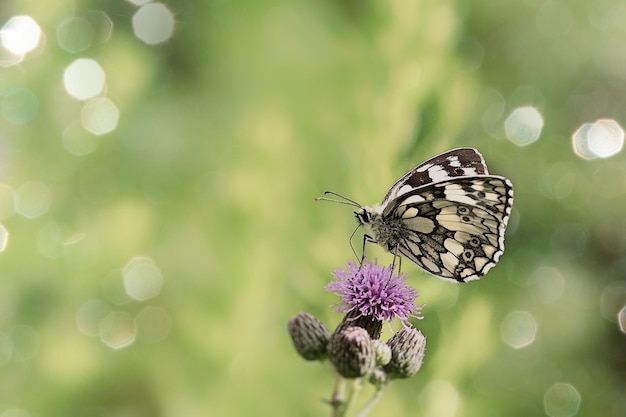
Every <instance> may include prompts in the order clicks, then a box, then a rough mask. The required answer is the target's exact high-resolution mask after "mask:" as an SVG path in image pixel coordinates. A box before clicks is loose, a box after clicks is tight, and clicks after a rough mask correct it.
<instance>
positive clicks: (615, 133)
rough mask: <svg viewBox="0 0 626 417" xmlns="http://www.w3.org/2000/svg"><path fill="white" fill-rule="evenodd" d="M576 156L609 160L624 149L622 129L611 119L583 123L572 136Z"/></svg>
mask: <svg viewBox="0 0 626 417" xmlns="http://www.w3.org/2000/svg"><path fill="white" fill-rule="evenodd" d="M572 146H573V147H574V152H575V153H576V155H578V156H579V157H581V158H583V159H587V160H591V159H596V158H609V157H611V156H614V155H616V154H618V153H619V152H621V150H622V149H623V147H624V129H623V128H622V126H621V125H620V124H619V123H617V122H616V121H615V120H612V119H600V120H598V121H596V122H594V123H584V124H583V125H582V126H580V127H579V128H578V129H577V130H576V132H574V134H573V135H572Z"/></svg>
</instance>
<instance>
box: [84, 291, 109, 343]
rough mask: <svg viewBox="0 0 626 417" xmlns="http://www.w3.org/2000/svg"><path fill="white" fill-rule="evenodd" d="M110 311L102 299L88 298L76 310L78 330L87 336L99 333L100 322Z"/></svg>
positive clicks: (95, 335) (94, 335)
mask: <svg viewBox="0 0 626 417" xmlns="http://www.w3.org/2000/svg"><path fill="white" fill-rule="evenodd" d="M110 312H111V309H110V308H109V305H108V304H107V303H106V302H104V301H102V300H88V301H85V303H83V305H82V306H80V308H79V309H78V311H77V312H76V325H77V326H78V330H80V331H81V332H82V333H84V334H86V335H87V336H91V337H98V335H100V323H102V320H104V318H105V317H107V315H108V314H109V313H110Z"/></svg>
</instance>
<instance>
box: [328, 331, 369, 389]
mask: <svg viewBox="0 0 626 417" xmlns="http://www.w3.org/2000/svg"><path fill="white" fill-rule="evenodd" d="M329 357H330V361H331V362H332V363H333V365H334V366H335V369H336V370H337V372H338V373H339V374H340V375H341V376H343V377H345V378H360V377H362V376H365V375H367V374H369V373H370V372H371V371H372V370H373V369H374V366H375V364H376V352H374V346H373V345H372V339H370V336H369V334H368V333H367V330H365V329H363V328H362V327H353V326H350V327H346V328H343V329H341V330H340V331H339V332H336V333H334V334H333V336H332V338H331V339H330V349H329Z"/></svg>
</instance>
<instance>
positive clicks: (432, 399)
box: [420, 380, 459, 417]
mask: <svg viewBox="0 0 626 417" xmlns="http://www.w3.org/2000/svg"><path fill="white" fill-rule="evenodd" d="M458 404H459V394H458V392H457V391H456V389H455V388H454V386H453V385H452V384H450V383H449V382H448V381H444V380H436V381H432V382H429V383H428V385H426V387H425V388H424V389H423V390H422V392H421V394H420V405H421V407H422V410H423V411H424V415H427V416H437V417H452V416H454V415H456V411H457V408H458Z"/></svg>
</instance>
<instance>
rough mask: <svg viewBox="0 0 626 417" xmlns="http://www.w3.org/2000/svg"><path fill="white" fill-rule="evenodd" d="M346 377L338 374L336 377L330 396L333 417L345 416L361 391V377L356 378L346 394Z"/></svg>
mask: <svg viewBox="0 0 626 417" xmlns="http://www.w3.org/2000/svg"><path fill="white" fill-rule="evenodd" d="M346 382H347V381H346V379H345V378H343V377H342V376H341V375H339V374H337V376H336V379H335V389H334V390H333V395H332V396H331V398H330V405H331V407H332V410H333V411H332V417H345V416H346V415H347V412H348V409H349V408H350V406H351V405H352V404H353V403H354V401H355V399H356V397H357V395H358V393H359V391H361V379H360V378H356V379H354V380H353V382H352V386H351V387H350V390H349V391H348V394H347V395H346Z"/></svg>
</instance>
